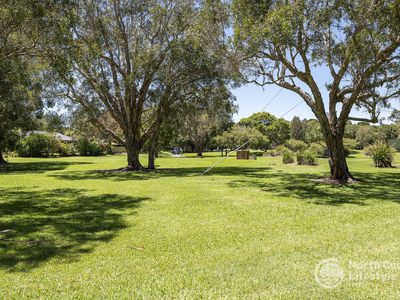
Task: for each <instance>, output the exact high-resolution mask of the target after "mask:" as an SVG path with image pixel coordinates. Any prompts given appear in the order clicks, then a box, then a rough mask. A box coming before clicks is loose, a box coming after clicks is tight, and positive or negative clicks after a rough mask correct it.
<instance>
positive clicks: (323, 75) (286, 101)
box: [232, 68, 400, 123]
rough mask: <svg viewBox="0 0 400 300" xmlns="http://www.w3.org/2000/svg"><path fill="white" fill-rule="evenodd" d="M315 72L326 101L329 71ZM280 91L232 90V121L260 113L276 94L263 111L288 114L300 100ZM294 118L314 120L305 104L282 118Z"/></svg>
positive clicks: (354, 114) (252, 86)
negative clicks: (236, 107)
mask: <svg viewBox="0 0 400 300" xmlns="http://www.w3.org/2000/svg"><path fill="white" fill-rule="evenodd" d="M317 72H318V74H317V75H318V76H315V74H314V77H315V78H317V79H316V80H317V83H318V85H319V86H320V88H321V92H322V94H323V96H324V98H325V99H327V98H328V94H327V91H326V88H325V84H326V83H329V82H331V77H330V74H329V71H327V70H326V69H323V68H318V70H317ZM280 90H281V88H280V87H278V86H276V85H268V86H266V87H264V89H263V88H262V87H259V86H257V85H255V84H247V85H244V86H242V87H240V88H237V89H234V90H232V93H233V94H234V95H235V97H236V99H237V101H236V104H237V105H238V106H239V112H238V114H236V115H235V116H234V121H236V122H237V121H239V120H240V119H241V118H244V117H248V116H250V115H251V114H253V113H256V112H259V111H261V110H262V109H263V107H264V106H265V105H266V104H267V103H268V102H269V101H270V100H271V99H272V98H274V97H275V96H276V94H278V93H279V94H278V96H276V97H275V99H274V100H273V102H272V103H271V104H270V105H269V106H268V107H267V108H266V109H265V111H267V112H270V113H272V114H273V115H275V116H278V117H281V116H282V115H283V114H285V113H286V112H288V111H289V110H290V109H291V108H293V107H294V106H295V105H296V104H297V103H299V102H300V100H301V98H300V96H298V95H297V94H295V93H293V92H291V91H288V90H285V89H283V90H282V91H280ZM399 102H400V101H399V100H393V101H392V104H393V106H394V107H399ZM395 104H397V105H395ZM338 111H339V108H338ZM389 114H390V112H389V111H384V112H382V113H381V116H380V117H385V118H387V117H388V115H389ZM294 116H298V117H300V118H301V119H303V118H307V119H312V118H315V117H314V114H313V113H312V111H311V109H310V108H309V107H308V106H307V104H305V103H302V104H300V105H299V106H297V107H296V108H295V109H293V110H292V111H291V112H289V113H287V114H286V115H285V116H284V118H285V119H286V120H289V121H290V120H292V119H293V117H294ZM351 116H352V117H368V114H367V113H365V112H363V111H357V110H356V109H353V111H352V113H351ZM384 123H387V122H384Z"/></svg>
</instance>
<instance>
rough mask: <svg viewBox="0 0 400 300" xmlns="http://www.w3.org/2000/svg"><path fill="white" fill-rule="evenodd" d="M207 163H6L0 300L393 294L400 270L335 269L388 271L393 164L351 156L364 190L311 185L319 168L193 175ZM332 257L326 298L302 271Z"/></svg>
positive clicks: (398, 188)
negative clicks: (149, 168) (382, 265)
mask: <svg viewBox="0 0 400 300" xmlns="http://www.w3.org/2000/svg"><path fill="white" fill-rule="evenodd" d="M216 155H218V154H214V155H209V156H208V157H205V158H196V157H195V156H194V155H187V156H186V157H184V158H171V157H163V158H160V159H158V160H157V164H158V167H159V168H160V169H159V170H158V171H156V172H141V173H130V174H127V173H114V174H104V173H100V172H94V171H95V170H101V169H112V168H118V167H122V166H124V165H125V160H126V158H125V156H107V157H91V158H89V157H85V158H84V157H70V158H52V159H20V158H12V159H11V163H10V164H9V165H8V166H7V167H6V168H5V169H3V170H2V171H1V172H0V298H1V299H24V298H35V299H38V298H42V299H49V298H52V299H53V298H57V299H70V298H78V299H104V298H114V299H159V298H167V299H171V298H179V299H184V298H189V299H192V298H195V299H202V298H205V299H269V298H277V299H279V298H281V299H310V298H314V299H328V298H338V299H356V298H357V299H360V298H369V299H382V298H393V299H394V298H399V297H400V283H399V282H400V269H399V270H389V271H390V272H391V273H394V274H392V275H393V276H394V277H396V276H397V277H396V278H391V279H390V280H381V279H379V278H378V279H377V278H375V279H374V278H372V277H371V278H365V279H363V280H358V281H357V280H350V278H348V273H347V271H348V270H347V266H348V264H349V262H351V261H353V262H361V263H364V262H384V261H388V262H392V263H398V264H400V206H399V205H400V168H392V169H377V168H374V167H373V166H372V163H371V161H370V158H368V157H365V156H363V155H362V154H356V155H354V157H352V158H350V159H349V165H350V169H351V170H352V172H353V174H354V175H355V176H356V177H357V178H359V179H362V182H361V183H357V184H352V185H346V186H339V185H329V184H324V183H318V182H316V181H315V179H317V178H320V177H323V176H327V170H328V165H327V161H326V160H323V159H320V160H319V165H318V166H313V167H308V166H296V165H282V163H281V158H264V157H263V158H258V160H255V161H251V160H250V161H237V160H236V159H235V158H233V157H232V158H228V159H227V160H225V161H224V162H222V163H221V164H220V165H219V166H218V167H217V168H215V169H214V170H212V171H211V172H210V173H209V174H208V175H205V176H199V173H200V172H201V171H202V170H204V169H205V168H206V167H208V166H209V165H211V164H212V163H214V162H215V161H216V160H217V159H219V157H218V156H216ZM143 160H144V162H145V157H143ZM397 161H398V162H400V155H397ZM333 257H334V258H337V259H339V261H340V263H341V265H342V267H343V269H344V270H345V278H344V280H343V282H342V284H341V285H339V286H338V287H337V288H334V289H324V288H322V287H321V286H319V285H318V284H317V283H316V281H315V278H314V269H315V266H316V264H317V263H318V262H319V261H321V260H323V259H327V258H333ZM367 271H368V270H367ZM379 271H380V272H383V271H385V272H386V273H387V272H389V271H388V270H383V271H382V270H379Z"/></svg>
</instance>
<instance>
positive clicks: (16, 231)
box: [0, 189, 149, 271]
mask: <svg viewBox="0 0 400 300" xmlns="http://www.w3.org/2000/svg"><path fill="white" fill-rule="evenodd" d="M148 199H149V198H143V197H141V198H137V197H136V198H135V197H128V196H121V195H115V194H103V195H96V196H92V195H90V196H89V195H85V190H81V189H55V190H45V191H23V190H22V191H21V190H19V191H16V190H15V189H0V268H3V269H6V270H8V271H29V270H30V269H32V268H34V267H37V266H39V265H40V264H42V263H44V262H46V261H47V260H49V259H51V258H53V257H57V259H61V260H67V261H73V260H76V259H79V257H80V255H82V254H84V253H87V252H90V251H92V250H93V249H94V248H95V246H96V245H97V244H98V243H101V242H107V241H110V240H111V239H112V238H113V237H114V236H115V235H116V233H117V232H118V231H120V230H122V229H123V228H125V227H126V226H127V225H126V224H125V222H124V219H123V216H124V214H132V213H134V209H135V208H138V206H139V205H140V203H141V202H142V201H144V200H148Z"/></svg>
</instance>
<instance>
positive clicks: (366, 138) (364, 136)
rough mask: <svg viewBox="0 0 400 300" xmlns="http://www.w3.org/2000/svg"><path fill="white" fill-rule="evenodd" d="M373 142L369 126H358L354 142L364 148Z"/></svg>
mask: <svg viewBox="0 0 400 300" xmlns="http://www.w3.org/2000/svg"><path fill="white" fill-rule="evenodd" d="M373 140H374V134H373V128H372V127H371V126H369V125H363V126H359V127H358V129H357V132H356V141H357V143H358V144H359V145H360V146H361V148H365V147H367V146H368V145H370V144H372V143H373Z"/></svg>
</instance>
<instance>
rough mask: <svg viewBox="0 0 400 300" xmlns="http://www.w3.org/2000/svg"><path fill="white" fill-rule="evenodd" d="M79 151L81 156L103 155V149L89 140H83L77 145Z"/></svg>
mask: <svg viewBox="0 0 400 300" xmlns="http://www.w3.org/2000/svg"><path fill="white" fill-rule="evenodd" d="M77 150H78V152H79V155H81V156H99V155H103V154H104V152H103V149H102V148H101V146H100V145H99V144H98V143H97V142H94V141H90V140H89V139H81V140H79V141H78V143H77Z"/></svg>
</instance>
